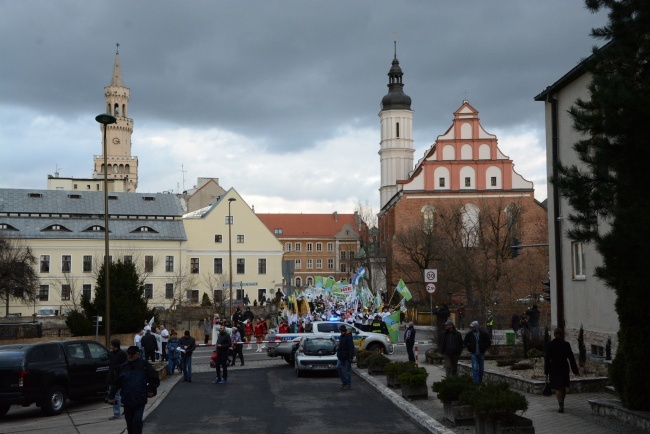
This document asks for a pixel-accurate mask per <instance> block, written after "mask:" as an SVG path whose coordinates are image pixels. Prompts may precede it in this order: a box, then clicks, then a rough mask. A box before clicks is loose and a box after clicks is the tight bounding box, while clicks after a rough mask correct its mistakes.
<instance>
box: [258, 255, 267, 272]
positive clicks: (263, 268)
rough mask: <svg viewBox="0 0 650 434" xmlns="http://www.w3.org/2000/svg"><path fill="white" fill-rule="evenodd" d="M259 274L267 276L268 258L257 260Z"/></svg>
mask: <svg viewBox="0 0 650 434" xmlns="http://www.w3.org/2000/svg"><path fill="white" fill-rule="evenodd" d="M257 274H266V258H259V259H258V260H257Z"/></svg>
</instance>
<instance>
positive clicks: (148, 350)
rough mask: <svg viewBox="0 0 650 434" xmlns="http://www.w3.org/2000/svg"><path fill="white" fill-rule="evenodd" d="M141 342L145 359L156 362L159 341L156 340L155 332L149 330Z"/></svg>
mask: <svg viewBox="0 0 650 434" xmlns="http://www.w3.org/2000/svg"><path fill="white" fill-rule="evenodd" d="M140 343H141V344H142V349H143V350H144V359H145V360H148V361H151V362H155V361H156V350H157V349H158V341H156V337H155V336H154V335H153V333H151V329H149V330H147V331H146V333H145V334H144V336H142V340H141V341H140Z"/></svg>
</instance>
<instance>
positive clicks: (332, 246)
mask: <svg viewBox="0 0 650 434" xmlns="http://www.w3.org/2000/svg"><path fill="white" fill-rule="evenodd" d="M327 251H328V252H333V251H334V243H327Z"/></svg>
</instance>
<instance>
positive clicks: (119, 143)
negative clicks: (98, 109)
mask: <svg viewBox="0 0 650 434" xmlns="http://www.w3.org/2000/svg"><path fill="white" fill-rule="evenodd" d="M117 46H118V48H119V44H117ZM104 97H105V98H106V113H108V114H111V115H113V116H115V118H117V122H116V123H114V124H112V125H108V126H107V127H108V128H107V130H106V142H107V144H106V148H107V152H106V157H107V164H108V178H109V180H113V189H114V190H115V191H127V192H135V189H136V188H137V187H138V157H134V156H131V135H132V134H133V119H131V118H129V117H127V116H128V113H129V97H130V90H129V88H128V87H124V81H123V80H122V70H121V69H120V56H119V51H117V52H116V53H115V64H114V65H113V74H112V76H111V84H110V85H109V86H108V87H105V88H104ZM103 128H104V127H103V126H102V125H100V130H101V131H102V133H103ZM102 149H103V148H102ZM102 152H103V151H102ZM94 163H95V171H94V173H97V175H98V176H103V173H104V155H103V153H102V155H95V158H94Z"/></svg>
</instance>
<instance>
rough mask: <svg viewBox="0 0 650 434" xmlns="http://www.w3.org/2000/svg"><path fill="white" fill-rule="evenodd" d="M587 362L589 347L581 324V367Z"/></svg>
mask: <svg viewBox="0 0 650 434" xmlns="http://www.w3.org/2000/svg"><path fill="white" fill-rule="evenodd" d="M585 363H587V347H585V330H584V329H583V328H582V324H580V332H579V333H578V364H579V365H580V366H581V367H584V366H585Z"/></svg>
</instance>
